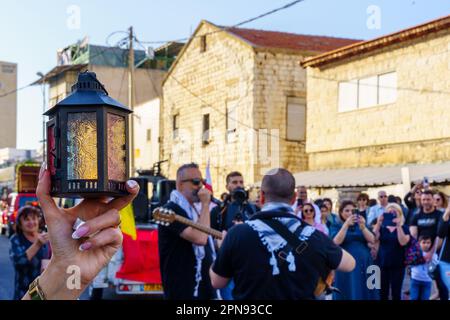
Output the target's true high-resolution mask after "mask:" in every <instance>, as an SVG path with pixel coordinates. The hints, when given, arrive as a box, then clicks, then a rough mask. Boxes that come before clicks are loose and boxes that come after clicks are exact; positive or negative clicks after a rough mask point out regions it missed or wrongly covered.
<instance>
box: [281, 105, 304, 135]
mask: <svg viewBox="0 0 450 320" xmlns="http://www.w3.org/2000/svg"><path fill="white" fill-rule="evenodd" d="M305 139H306V101H305V99H303V98H295V97H288V98H287V110H286V140H290V141H304V140H305Z"/></svg>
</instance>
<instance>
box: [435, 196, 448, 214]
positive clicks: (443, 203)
mask: <svg viewBox="0 0 450 320" xmlns="http://www.w3.org/2000/svg"><path fill="white" fill-rule="evenodd" d="M433 199H434V206H435V207H436V209H437V210H439V211H442V212H443V213H444V212H445V209H446V208H447V207H448V200H447V199H448V197H447V195H446V194H445V193H443V192H442V191H438V192H436V193H435V194H434V195H433Z"/></svg>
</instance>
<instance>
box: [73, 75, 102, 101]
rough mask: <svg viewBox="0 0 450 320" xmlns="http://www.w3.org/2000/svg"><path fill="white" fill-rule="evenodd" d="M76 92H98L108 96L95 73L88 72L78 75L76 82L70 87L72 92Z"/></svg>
mask: <svg viewBox="0 0 450 320" xmlns="http://www.w3.org/2000/svg"><path fill="white" fill-rule="evenodd" d="M76 90H87V91H100V92H103V93H104V94H106V95H107V96H109V94H108V91H106V89H105V87H104V86H103V84H102V83H101V82H100V81H98V79H97V75H96V74H95V72H90V71H85V72H81V73H80V74H78V81H77V83H75V84H74V85H73V86H72V92H74V91H76Z"/></svg>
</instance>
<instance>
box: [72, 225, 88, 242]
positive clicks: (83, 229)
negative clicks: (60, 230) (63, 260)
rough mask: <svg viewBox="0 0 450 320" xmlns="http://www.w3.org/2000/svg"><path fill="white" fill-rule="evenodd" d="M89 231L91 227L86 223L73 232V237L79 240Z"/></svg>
mask: <svg viewBox="0 0 450 320" xmlns="http://www.w3.org/2000/svg"><path fill="white" fill-rule="evenodd" d="M88 232H89V227H88V226H86V225H82V226H81V227H79V228H78V229H77V230H75V232H74V233H72V239H74V240H78V239H80V238H83V237H84V236H85V235H87V233H88Z"/></svg>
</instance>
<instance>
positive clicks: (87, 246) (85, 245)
mask: <svg viewBox="0 0 450 320" xmlns="http://www.w3.org/2000/svg"><path fill="white" fill-rule="evenodd" d="M90 248H92V243H90V242H85V243H83V244H82V245H81V246H80V247H79V248H78V249H80V251H86V250H89V249H90Z"/></svg>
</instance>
